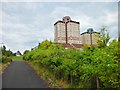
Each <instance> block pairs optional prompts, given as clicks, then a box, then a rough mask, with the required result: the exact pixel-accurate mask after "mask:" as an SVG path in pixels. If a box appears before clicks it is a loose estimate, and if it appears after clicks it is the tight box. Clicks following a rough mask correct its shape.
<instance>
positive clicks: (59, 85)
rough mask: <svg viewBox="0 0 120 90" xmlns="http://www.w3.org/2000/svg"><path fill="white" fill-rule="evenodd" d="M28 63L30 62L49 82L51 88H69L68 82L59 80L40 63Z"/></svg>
mask: <svg viewBox="0 0 120 90" xmlns="http://www.w3.org/2000/svg"><path fill="white" fill-rule="evenodd" d="M28 64H30V65H31V67H32V68H33V69H34V70H35V71H36V73H37V74H38V75H39V76H40V77H41V78H42V79H43V80H45V81H46V82H47V83H48V85H49V87H51V88H68V87H69V85H68V83H67V82H65V81H63V80H57V79H56V78H55V76H54V75H53V74H52V73H51V72H49V71H48V70H47V69H45V68H44V67H41V66H39V65H38V64H35V63H33V62H28Z"/></svg>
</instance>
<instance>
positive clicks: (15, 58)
mask: <svg viewBox="0 0 120 90" xmlns="http://www.w3.org/2000/svg"><path fill="white" fill-rule="evenodd" d="M11 58H12V60H23V56H13V57H11Z"/></svg>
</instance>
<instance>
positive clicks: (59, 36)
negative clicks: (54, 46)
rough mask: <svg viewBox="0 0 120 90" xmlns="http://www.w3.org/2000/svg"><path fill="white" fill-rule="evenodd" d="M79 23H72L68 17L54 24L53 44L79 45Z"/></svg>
mask: <svg viewBox="0 0 120 90" xmlns="http://www.w3.org/2000/svg"><path fill="white" fill-rule="evenodd" d="M79 25H80V24H79V22H76V21H72V20H71V18H70V17H69V16H66V17H63V19H62V20H59V21H57V22H56V23H55V24H54V43H66V44H67V43H68V44H80V29H79V27H80V26H79Z"/></svg>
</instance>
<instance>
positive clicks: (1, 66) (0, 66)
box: [0, 62, 10, 74]
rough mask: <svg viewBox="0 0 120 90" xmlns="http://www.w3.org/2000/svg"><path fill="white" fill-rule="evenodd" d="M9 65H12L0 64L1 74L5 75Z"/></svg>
mask: <svg viewBox="0 0 120 90" xmlns="http://www.w3.org/2000/svg"><path fill="white" fill-rule="evenodd" d="M9 64H10V62H7V63H0V74H2V73H4V71H5V70H6V68H7V67H8V65H9Z"/></svg>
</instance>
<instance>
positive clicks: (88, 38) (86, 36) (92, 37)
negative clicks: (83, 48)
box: [80, 31, 100, 46]
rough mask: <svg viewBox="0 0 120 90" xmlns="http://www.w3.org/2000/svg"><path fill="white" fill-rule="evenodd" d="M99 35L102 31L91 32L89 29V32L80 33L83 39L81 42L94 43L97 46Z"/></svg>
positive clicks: (85, 43) (84, 43)
mask: <svg viewBox="0 0 120 90" xmlns="http://www.w3.org/2000/svg"><path fill="white" fill-rule="evenodd" d="M99 35H100V33H98V32H94V31H93V32H92V33H91V34H90V33H89V32H88V31H87V32H84V33H82V34H81V35H80V40H81V43H82V44H83V45H88V46H89V45H93V46H96V45H97V41H98V39H99Z"/></svg>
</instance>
